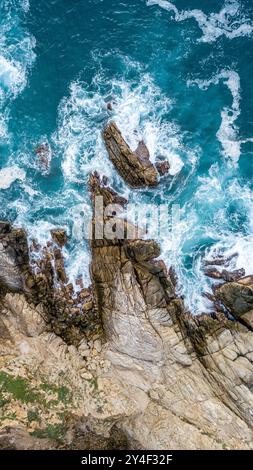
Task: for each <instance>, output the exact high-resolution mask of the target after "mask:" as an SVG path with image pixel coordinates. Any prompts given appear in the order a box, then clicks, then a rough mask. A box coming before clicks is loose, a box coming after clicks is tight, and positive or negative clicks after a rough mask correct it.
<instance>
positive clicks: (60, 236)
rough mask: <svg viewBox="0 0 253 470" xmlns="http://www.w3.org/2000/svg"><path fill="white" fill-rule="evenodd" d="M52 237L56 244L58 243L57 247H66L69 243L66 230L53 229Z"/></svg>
mask: <svg viewBox="0 0 253 470" xmlns="http://www.w3.org/2000/svg"><path fill="white" fill-rule="evenodd" d="M51 235H52V239H53V240H54V242H55V243H57V245H59V246H60V247H61V248H62V247H63V246H64V245H66V243H67V241H68V237H67V234H66V232H65V230H63V229H53V230H51Z"/></svg>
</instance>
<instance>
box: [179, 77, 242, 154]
mask: <svg viewBox="0 0 253 470" xmlns="http://www.w3.org/2000/svg"><path fill="white" fill-rule="evenodd" d="M220 81H222V82H223V83H224V85H226V86H227V87H228V89H229V91H230V92H231V95H232V105H231V107H224V108H223V109H222V111H221V125H220V128H219V130H218V132H217V138H218V140H219V141H220V143H221V146H222V150H223V155H224V156H225V157H229V158H231V159H232V160H233V162H234V163H237V162H238V160H239V158H240V155H241V143H242V141H241V140H240V139H239V136H238V128H237V126H236V120H237V119H238V117H239V116H240V114H241V110H240V101H241V95H240V90H241V85H240V76H239V74H238V73H237V72H236V71H234V70H222V71H221V72H220V73H218V74H216V75H215V76H214V77H212V78H210V79H209V80H189V81H188V86H189V85H193V84H196V85H198V86H199V88H201V89H202V90H206V89H207V88H208V87H209V86H211V85H218V83H219V82H220Z"/></svg>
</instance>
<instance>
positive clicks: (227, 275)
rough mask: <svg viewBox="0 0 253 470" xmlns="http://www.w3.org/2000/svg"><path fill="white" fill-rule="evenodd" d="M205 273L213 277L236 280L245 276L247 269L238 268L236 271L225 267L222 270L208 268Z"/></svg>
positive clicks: (227, 280)
mask: <svg viewBox="0 0 253 470" xmlns="http://www.w3.org/2000/svg"><path fill="white" fill-rule="evenodd" d="M205 275H206V276H208V277H211V278H212V279H223V280H224V281H226V282H234V281H238V280H239V279H241V278H242V277H243V276H245V269H236V270H235V271H227V270H226V269H223V270H222V271H218V269H216V268H208V269H206V270H205Z"/></svg>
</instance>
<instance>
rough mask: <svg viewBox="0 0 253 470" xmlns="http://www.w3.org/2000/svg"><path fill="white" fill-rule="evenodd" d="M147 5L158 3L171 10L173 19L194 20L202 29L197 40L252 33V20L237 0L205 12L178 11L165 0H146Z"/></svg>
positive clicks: (210, 40) (211, 39)
mask: <svg viewBox="0 0 253 470" xmlns="http://www.w3.org/2000/svg"><path fill="white" fill-rule="evenodd" d="M147 5H148V6H151V5H159V6H160V7H161V8H163V9H165V10H167V11H169V12H172V13H173V14H174V19H175V21H178V22H180V21H185V20H188V19H190V18H193V19H195V20H196V22H197V24H198V26H199V28H200V29H201V31H202V34H203V35H202V37H201V38H200V39H199V41H202V42H214V41H216V40H217V39H218V38H219V37H220V36H222V35H224V36H226V37H227V38H229V39H234V38H237V37H241V36H249V35H251V34H252V31H253V25H252V22H251V21H250V20H249V19H248V18H246V17H245V15H244V14H243V13H242V8H241V4H240V3H239V2H238V1H237V0H226V1H225V3H224V6H223V7H222V9H221V10H220V11H219V12H218V13H210V14H205V13H204V12H203V11H202V10H198V9H194V10H182V11H179V10H178V8H177V7H176V6H175V5H174V3H172V2H169V1H167V0H147Z"/></svg>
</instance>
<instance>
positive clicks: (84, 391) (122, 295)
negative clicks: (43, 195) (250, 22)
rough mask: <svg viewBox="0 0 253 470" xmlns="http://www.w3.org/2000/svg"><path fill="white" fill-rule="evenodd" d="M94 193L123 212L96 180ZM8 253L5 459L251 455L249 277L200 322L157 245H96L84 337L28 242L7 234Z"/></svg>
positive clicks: (0, 319)
mask: <svg viewBox="0 0 253 470" xmlns="http://www.w3.org/2000/svg"><path fill="white" fill-rule="evenodd" d="M90 189H91V196H92V197H93V196H94V194H97V195H98V194H102V195H103V196H104V198H107V199H108V201H110V202H115V201H116V202H117V203H121V204H126V201H125V200H122V199H121V200H120V199H119V197H118V196H117V194H116V193H115V192H114V191H112V190H111V189H110V188H109V187H107V186H106V185H105V184H103V183H102V182H101V181H100V179H99V177H98V176H97V175H93V176H92V177H91V179H90ZM21 235H22V236H21ZM17 237H18V238H17ZM14 241H15V243H14ZM15 247H16V248H15ZM17 247H19V248H17ZM0 248H1V251H0V268H1V272H0V285H1V300H0V363H1V372H0V410H1V411H0V412H1V417H0V426H1V431H0V445H1V447H2V448H18V449H21V448H42V449H43V448H44V449H45V448H65V449H66V448H90V449H91V448H124V449H125V448H132V449H134V448H140V449H252V448H253V394H252V388H253V374H252V373H253V332H252V327H253V279H252V278H251V277H248V278H243V279H241V280H238V281H236V282H229V283H224V284H223V285H221V287H219V288H218V289H217V290H216V292H215V298H216V302H217V303H218V304H219V305H220V306H221V308H220V311H217V313H216V314H215V315H213V316H207V315H202V316H199V317H194V316H192V315H191V314H189V313H187V312H185V309H184V305H183V301H182V299H180V298H178V296H177V294H176V290H175V279H174V276H173V271H172V270H170V271H169V272H168V270H167V268H166V266H165V265H164V263H163V262H162V261H161V260H156V258H157V257H158V256H159V254H160V250H159V246H158V245H157V243H155V242H154V241H152V240H141V239H138V240H127V239H116V238H115V239H113V240H108V239H106V238H104V239H103V240H92V242H91V254H92V261H91V278H92V288H91V292H92V305H90V306H89V309H85V308H84V310H83V311H82V312H81V314H80V312H79V313H78V312H76V315H77V316H80V315H81V316H82V319H83V322H82V323H81V325H80V322H75V321H74V320H73V312H72V316H71V315H70V313H71V312H70V311H69V310H68V311H67V314H66V310H65V308H66V304H65V303H64V302H65V301H64V302H63V297H64V296H63V295H61V300H62V302H63V303H59V299H58V297H57V295H58V294H59V290H58V291H57V292H58V294H57V295H56V297H54V296H53V297H52V294H51V300H50V302H47V301H46V302H45V299H44V297H43V295H41V294H40V289H41V287H40V288H38V285H39V286H41V279H42V278H43V276H46V277H47V276H48V274H45V271H44V274H43V272H42V273H41V272H40V273H38V272H37V271H36V270H35V271H34V270H33V271H32V270H31V269H30V268H29V266H28V263H27V261H28V259H27V241H26V237H25V234H24V232H20V231H17V230H12V229H11V227H10V226H9V225H6V224H3V223H2V224H1V233H0ZM23 256H25V259H24V258H23ZM44 268H45V265H44ZM36 272H37V274H36ZM46 273H48V270H46ZM36 276H39V279H38V278H37V277H36ZM49 278H50V276H49ZM38 280H40V282H38ZM32 281H33V282H32ZM48 282H49V281H47V283H46V286H47V289H49V288H48ZM49 284H50V282H49ZM63 285H64V283H63V284H62V286H63ZM42 286H43V288H42V291H43V289H45V288H46V287H45V282H44V283H42ZM62 288H63V287H62ZM51 289H52V290H53V291H54V289H55V287H52V288H51ZM58 289H59V286H58ZM47 292H48V291H47ZM62 292H63V291H62ZM64 292H65V291H64ZM65 297H66V296H65ZM55 298H56V299H58V300H57V301H56V300H55ZM79 300H80V299H79ZM72 308H73V307H72ZM222 310H223V311H224V312H227V314H226V313H222ZM88 312H89V313H88ZM61 314H62V318H61ZM69 315H70V317H69ZM231 315H233V317H232V316H231ZM52 318H56V319H57V321H55V322H54V321H52ZM70 318H72V320H71V321H70ZM92 322H94V324H95V327H93V328H92V327H91V324H92ZM59 323H60V324H61V327H59ZM88 325H89V326H88ZM57 328H58V329H57ZM73 329H74V330H73ZM69 331H71V334H70V333H69ZM73 331H75V334H73Z"/></svg>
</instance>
